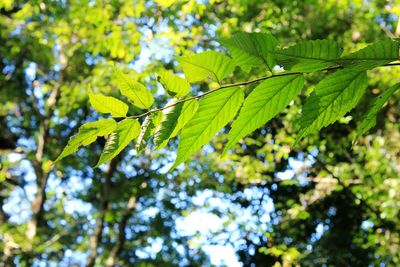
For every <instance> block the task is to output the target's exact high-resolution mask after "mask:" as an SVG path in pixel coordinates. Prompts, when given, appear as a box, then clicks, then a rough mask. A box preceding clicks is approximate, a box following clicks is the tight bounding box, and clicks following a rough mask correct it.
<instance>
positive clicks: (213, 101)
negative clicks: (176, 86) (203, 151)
mask: <svg viewBox="0 0 400 267" xmlns="http://www.w3.org/2000/svg"><path fill="white" fill-rule="evenodd" d="M243 99H244V94H243V91H242V90H241V89H240V88H239V87H232V88H226V89H222V90H218V91H215V92H213V93H211V94H208V95H207V96H205V97H204V98H203V99H202V100H201V101H200V107H199V110H198V111H197V113H196V114H195V115H194V117H193V119H192V120H191V121H190V122H189V123H188V124H187V125H186V126H185V127H184V128H183V130H182V133H181V135H180V141H179V146H178V155H177V158H176V161H175V163H174V165H173V166H172V169H174V168H176V167H177V166H178V165H179V164H181V163H182V162H184V161H186V160H187V159H188V158H189V157H190V156H191V155H192V154H193V153H194V152H195V151H196V150H198V149H199V148H201V146H202V145H204V144H206V143H207V142H208V141H210V139H211V138H212V137H213V136H214V135H215V134H216V133H217V132H218V131H219V130H221V129H222V128H223V127H224V126H225V125H226V124H228V122H230V121H231V120H232V119H233V118H234V117H235V115H236V113H237V111H238V110H239V108H240V106H241V104H242V102H243Z"/></svg>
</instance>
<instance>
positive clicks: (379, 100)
mask: <svg viewBox="0 0 400 267" xmlns="http://www.w3.org/2000/svg"><path fill="white" fill-rule="evenodd" d="M399 88H400V83H398V84H396V85H394V86H392V87H390V88H389V89H388V90H386V91H384V92H383V93H382V94H381V95H379V96H378V97H376V98H375V101H374V102H373V103H372V105H371V106H370V108H369V109H368V112H367V114H366V115H365V116H364V118H363V119H362V121H361V123H360V124H359V125H358V127H357V136H356V138H355V139H358V138H359V137H360V136H361V135H363V134H365V133H366V132H367V131H368V130H369V129H371V128H372V127H374V126H375V124H376V116H377V115H378V112H379V111H380V110H381V108H382V107H383V105H384V104H385V103H386V101H387V100H388V98H389V97H390V96H391V95H392V94H393V93H394V92H395V91H396V90H397V89H399Z"/></svg>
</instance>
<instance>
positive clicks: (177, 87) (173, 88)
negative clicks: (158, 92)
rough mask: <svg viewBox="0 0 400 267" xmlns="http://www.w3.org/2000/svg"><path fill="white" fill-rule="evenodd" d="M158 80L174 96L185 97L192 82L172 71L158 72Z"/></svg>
mask: <svg viewBox="0 0 400 267" xmlns="http://www.w3.org/2000/svg"><path fill="white" fill-rule="evenodd" d="M157 78H158V81H159V82H160V83H161V85H162V86H163V87H164V89H165V90H166V91H167V93H168V94H169V95H170V96H172V97H177V98H179V97H184V96H186V95H187V94H188V93H189V91H190V84H189V83H188V82H187V81H186V80H185V79H183V78H181V77H179V76H178V75H175V74H174V73H173V72H172V71H162V72H160V73H158V77H157Z"/></svg>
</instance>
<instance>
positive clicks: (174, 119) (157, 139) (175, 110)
mask: <svg viewBox="0 0 400 267" xmlns="http://www.w3.org/2000/svg"><path fill="white" fill-rule="evenodd" d="M175 102H176V100H174V101H172V102H170V103H168V104H167V106H170V105H172V104H174V103H175ZM198 108H199V103H198V102H197V100H195V99H192V100H189V101H186V102H184V103H178V104H176V105H175V106H173V107H171V108H167V109H165V110H164V119H163V121H162V122H161V124H160V126H159V127H158V129H157V131H156V133H155V135H154V144H155V146H156V149H161V148H163V147H164V146H165V145H166V144H167V143H168V141H169V140H170V139H171V138H173V137H175V136H176V135H177V134H178V133H179V131H180V130H181V129H182V128H183V127H184V126H185V125H186V124H187V123H188V122H189V121H190V120H191V119H192V118H193V116H194V114H195V113H196V111H197V109H198Z"/></svg>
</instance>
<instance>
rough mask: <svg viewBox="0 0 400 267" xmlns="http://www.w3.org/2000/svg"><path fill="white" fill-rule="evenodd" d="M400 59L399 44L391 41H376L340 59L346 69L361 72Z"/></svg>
mask: <svg viewBox="0 0 400 267" xmlns="http://www.w3.org/2000/svg"><path fill="white" fill-rule="evenodd" d="M398 59H399V43H398V42H397V41H392V40H390V39H385V40H380V41H376V42H375V43H373V44H370V45H369V46H367V47H365V48H363V49H361V50H358V51H356V52H354V53H352V54H350V55H348V56H344V57H342V58H341V59H340V61H339V62H340V63H341V64H342V65H343V66H344V67H351V68H354V69H358V70H359V71H363V70H369V69H373V68H375V67H379V66H382V65H385V64H388V63H390V62H392V61H395V60H398Z"/></svg>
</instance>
